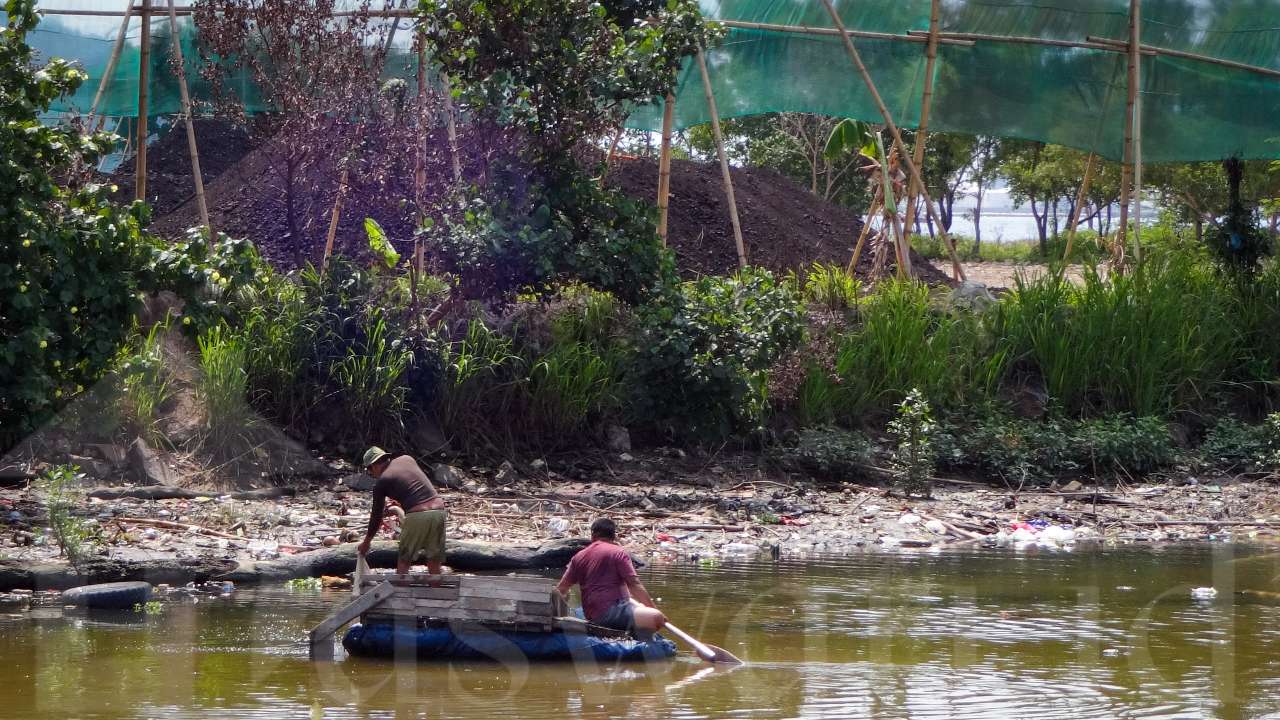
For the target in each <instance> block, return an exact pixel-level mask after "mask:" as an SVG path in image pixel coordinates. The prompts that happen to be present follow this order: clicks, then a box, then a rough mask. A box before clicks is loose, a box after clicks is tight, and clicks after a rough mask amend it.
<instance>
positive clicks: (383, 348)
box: [329, 311, 413, 442]
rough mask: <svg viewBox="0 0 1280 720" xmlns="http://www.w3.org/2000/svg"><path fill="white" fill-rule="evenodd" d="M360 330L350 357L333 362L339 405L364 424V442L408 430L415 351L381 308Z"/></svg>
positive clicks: (349, 348)
mask: <svg viewBox="0 0 1280 720" xmlns="http://www.w3.org/2000/svg"><path fill="white" fill-rule="evenodd" d="M359 335H360V338H359V340H358V341H357V342H355V343H352V344H350V345H348V346H347V347H346V355H345V357H343V358H341V359H340V360H337V361H336V362H334V363H333V364H332V365H331V366H330V371H329V373H330V377H331V378H332V379H333V380H334V382H335V384H336V391H337V393H336V395H337V397H336V400H337V401H338V408H339V410H340V411H341V412H342V414H343V416H344V417H345V418H346V419H347V421H349V422H351V423H353V427H354V428H359V430H358V431H357V432H356V433H355V435H356V436H359V437H360V439H361V440H362V441H368V442H373V441H374V440H376V439H377V438H388V437H392V438H394V437H396V435H397V433H399V432H401V431H402V430H403V429H404V417H405V414H406V412H407V411H408V405H407V399H408V394H409V388H408V387H407V386H406V385H405V379H406V375H407V374H408V371H409V368H410V366H411V365H412V364H413V353H412V352H411V351H409V350H407V349H405V348H404V347H403V345H402V344H401V343H400V342H399V340H398V339H396V338H392V337H390V336H389V331H388V328H387V322H386V320H385V319H383V318H382V316H381V315H380V314H379V313H377V312H376V311H375V312H373V313H371V314H370V315H368V316H367V317H366V318H365V320H364V324H363V326H362V327H361V328H360V333H359ZM383 442H385V439H384V440H383Z"/></svg>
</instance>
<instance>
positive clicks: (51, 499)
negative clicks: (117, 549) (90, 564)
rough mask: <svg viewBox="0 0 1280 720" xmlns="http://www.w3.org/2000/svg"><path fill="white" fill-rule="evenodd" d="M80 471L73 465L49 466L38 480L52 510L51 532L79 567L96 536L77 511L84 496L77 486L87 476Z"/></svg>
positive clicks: (41, 492) (49, 512) (68, 557)
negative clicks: (76, 513) (78, 515)
mask: <svg viewBox="0 0 1280 720" xmlns="http://www.w3.org/2000/svg"><path fill="white" fill-rule="evenodd" d="M79 471H80V468H78V467H75V466H73V465H59V466H56V467H53V468H50V469H49V470H47V471H46V472H45V473H44V475H42V476H41V477H40V479H39V480H37V481H36V483H35V487H36V492H37V493H39V495H40V497H41V499H42V500H43V501H44V506H45V511H46V512H47V513H48V514H49V532H50V534H51V535H53V540H54V542H56V543H57V544H58V549H59V550H60V551H61V553H62V556H63V557H65V558H66V559H67V561H68V562H70V563H71V565H72V567H76V568H79V566H80V562H81V561H82V560H84V559H85V558H86V557H88V556H89V554H90V553H91V552H92V550H93V537H94V534H93V532H92V531H91V529H90V527H89V525H88V523H86V522H85V521H84V520H83V519H81V518H79V517H77V516H76V515H75V508H76V506H77V505H79V504H80V501H81V500H82V499H83V493H81V492H80V491H79V489H78V488H77V485H79V484H80V482H82V480H83V478H84V476H83V475H81V474H80V473H79Z"/></svg>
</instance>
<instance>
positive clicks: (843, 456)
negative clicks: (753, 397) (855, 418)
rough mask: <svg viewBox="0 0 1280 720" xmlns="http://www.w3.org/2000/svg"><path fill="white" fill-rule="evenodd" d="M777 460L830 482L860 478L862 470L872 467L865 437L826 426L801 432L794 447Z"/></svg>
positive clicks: (809, 428) (868, 444) (869, 446)
mask: <svg viewBox="0 0 1280 720" xmlns="http://www.w3.org/2000/svg"><path fill="white" fill-rule="evenodd" d="M777 457H778V459H779V460H780V461H781V462H782V463H783V464H784V465H786V466H788V467H791V468H795V469H797V470H801V471H803V472H807V473H810V474H812V475H815V476H818V477H822V478H828V479H831V480H845V479H849V478H855V477H860V476H861V475H862V473H863V467H862V466H864V465H869V464H872V453H871V442H870V441H869V440H867V437H866V436H865V435H863V434H862V433H859V432H850V431H848V430H841V429H839V428H835V427H831V426H825V425H820V426H816V427H806V428H803V429H801V430H800V431H799V433H798V434H797V437H796V440H795V443H794V444H792V445H790V446H788V447H785V448H783V449H781V450H779V451H778V453H777Z"/></svg>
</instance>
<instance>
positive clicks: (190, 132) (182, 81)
mask: <svg viewBox="0 0 1280 720" xmlns="http://www.w3.org/2000/svg"><path fill="white" fill-rule="evenodd" d="M169 39H170V40H171V41H172V44H173V57H174V61H175V63H176V65H177V70H178V90H179V92H180V94H181V97H182V115H183V117H185V118H186V125H187V154H188V155H190V156H191V178H192V180H194V181H195V186H196V207H198V208H199V209H200V224H201V225H203V226H204V229H205V232H206V234H207V235H208V237H207V238H206V240H207V242H208V243H209V246H210V247H212V246H213V226H211V225H210V224H209V206H208V204H207V203H206V202H205V197H204V177H203V176H202V175H201V173H200V151H199V149H198V148H197V146H196V128H195V124H194V120H193V119H192V112H191V91H190V90H189V89H188V88H187V68H186V66H185V65H184V64H183V61H182V42H181V41H180V40H179V39H178V14H177V13H176V12H175V11H174V9H173V0H169Z"/></svg>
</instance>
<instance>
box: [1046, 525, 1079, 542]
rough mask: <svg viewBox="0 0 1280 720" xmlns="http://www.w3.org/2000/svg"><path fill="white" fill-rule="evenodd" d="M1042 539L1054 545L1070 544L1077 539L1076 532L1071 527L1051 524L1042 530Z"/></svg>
mask: <svg viewBox="0 0 1280 720" xmlns="http://www.w3.org/2000/svg"><path fill="white" fill-rule="evenodd" d="M1040 540H1041V541H1042V542H1045V543H1050V544H1053V545H1068V544H1070V543H1073V542H1075V541H1076V533H1075V531H1074V530H1072V529H1071V528H1065V527H1062V526H1061V525H1050V526H1049V527H1047V528H1045V529H1044V530H1042V531H1040Z"/></svg>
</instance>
